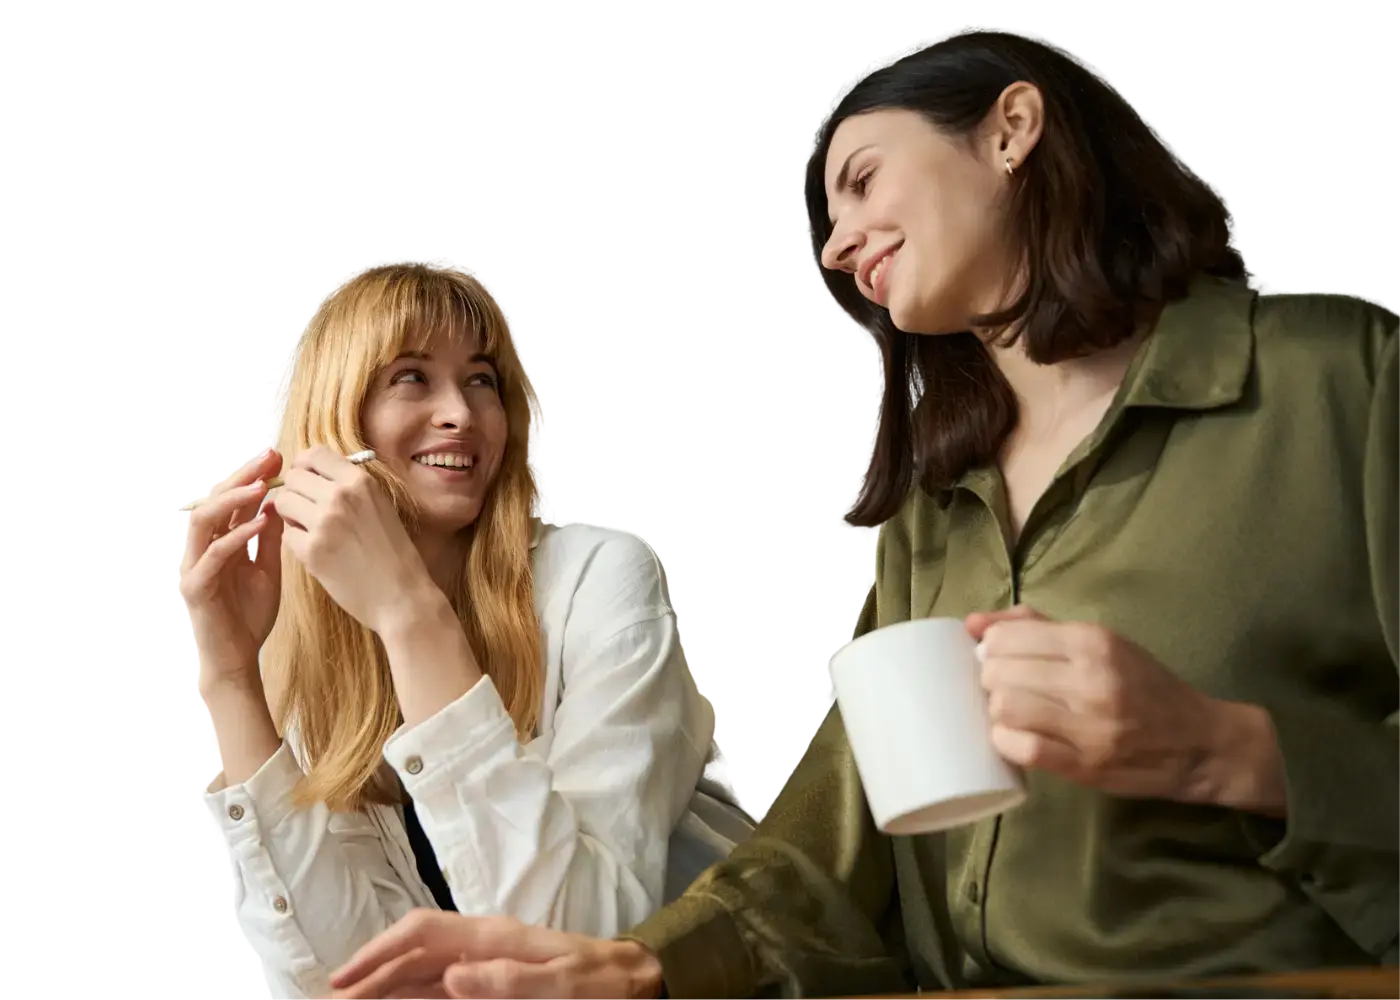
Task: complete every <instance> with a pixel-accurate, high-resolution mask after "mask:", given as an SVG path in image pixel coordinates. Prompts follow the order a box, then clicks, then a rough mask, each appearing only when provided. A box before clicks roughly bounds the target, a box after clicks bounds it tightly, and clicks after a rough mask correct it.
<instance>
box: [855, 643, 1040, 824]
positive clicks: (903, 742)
mask: <svg viewBox="0 0 1400 1000" xmlns="http://www.w3.org/2000/svg"><path fill="white" fill-rule="evenodd" d="M979 673H980V664H979V663H978V661H977V653H976V644H975V643H974V642H973V641H972V637H971V636H969V635H968V634H967V629H966V627H965V626H964V625H963V623H962V621H960V620H959V619H956V618H923V619H919V620H916V621H908V622H899V623H897V624H894V625H887V626H885V627H884V628H879V629H875V630H874V631H872V632H867V633H866V634H865V635H863V636H861V637H860V638H859V639H855V640H852V641H851V642H849V643H847V644H846V645H845V646H843V647H841V649H840V650H838V651H837V653H836V655H835V656H833V657H832V658H831V679H832V683H833V684H834V685H835V687H836V699H837V703H838V704H839V705H840V708H841V720H842V722H843V723H844V724H845V727H846V735H847V738H848V739H849V740H850V743H851V751H852V753H853V754H854V755H855V760H856V769H857V770H858V771H859V772H860V780H861V784H862V785H864V786H865V797H866V800H867V801H868V802H869V803H870V811H871V813H872V814H873V815H874V817H875V823H876V825H877V826H878V827H879V828H880V829H881V830H882V831H884V832H885V833H887V834H891V835H897V836H908V835H912V834H919V833H932V832H934V831H937V830H946V829H948V828H949V827H954V826H960V825H962V824H964V823H971V822H973V821H975V820H979V819H983V818H985V817H987V816H993V815H996V814H997V813H1000V812H1004V811H1005V810H1007V809H1010V808H1012V807H1014V806H1017V805H1020V803H1021V802H1022V801H1024V800H1025V797H1026V791H1025V786H1024V785H1023V784H1022V781H1021V775H1020V773H1019V772H1018V771H1017V769H1016V768H1015V767H1013V766H1012V765H1010V764H1008V763H1007V762H1006V761H1004V760H1003V759H1002V758H1001V755H1000V754H998V753H997V752H996V750H995V749H993V747H992V739H991V724H990V722H989V720H988V716H987V694H986V692H985V691H984V690H983V689H982V684H981V680H980V677H979Z"/></svg>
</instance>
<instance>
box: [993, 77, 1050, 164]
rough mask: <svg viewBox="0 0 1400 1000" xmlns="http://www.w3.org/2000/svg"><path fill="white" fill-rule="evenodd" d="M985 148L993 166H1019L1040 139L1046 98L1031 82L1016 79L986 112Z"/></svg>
mask: <svg viewBox="0 0 1400 1000" xmlns="http://www.w3.org/2000/svg"><path fill="white" fill-rule="evenodd" d="M985 125H986V130H985V135H986V137H987V142H986V151H987V155H988V156H989V157H991V159H992V163H993V165H994V166H995V167H996V169H998V170H1000V171H1003V172H1005V171H1006V163H1007V161H1008V160H1009V161H1011V169H1012V170H1013V171H1015V170H1019V169H1020V167H1021V164H1023V163H1025V162H1026V157H1028V156H1030V155H1031V150H1033V149H1034V148H1035V147H1036V144H1037V143H1038V142H1040V135H1041V131H1042V130H1043V129H1044V127H1045V99H1044V98H1043V97H1042V96H1041V93H1040V88H1039V87H1037V86H1036V85H1035V84H1033V83H1026V82H1025V81H1019V82H1017V83H1013V84H1012V85H1011V86H1009V87H1007V88H1006V89H1005V90H1003V91H1002V92H1001V95H1000V96H999V97H998V98H997V99H996V102H995V103H994V104H993V105H992V107H991V109H990V110H989V111H988V112H987V120H986V123H985Z"/></svg>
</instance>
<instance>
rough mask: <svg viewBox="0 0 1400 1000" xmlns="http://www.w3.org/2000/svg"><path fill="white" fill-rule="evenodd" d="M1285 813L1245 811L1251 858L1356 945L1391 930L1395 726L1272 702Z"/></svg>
mask: <svg viewBox="0 0 1400 1000" xmlns="http://www.w3.org/2000/svg"><path fill="white" fill-rule="evenodd" d="M1269 714H1270V716H1271V718H1272V719H1273V723H1274V730H1275V732H1276V733H1277V736H1278V745H1279V751H1280V753H1281V755H1282V758H1283V768H1284V780H1285V783H1286V789H1287V797H1288V819H1287V821H1286V822H1285V823H1280V822H1278V821H1274V820H1267V819H1264V818H1263V817H1258V816H1248V817H1246V820H1245V823H1246V830H1247V832H1248V834H1249V836H1250V839H1251V841H1252V842H1253V844H1254V847H1255V849H1256V850H1258V851H1260V852H1261V854H1260V858H1259V863H1260V864H1262V865H1263V866H1264V867H1265V868H1268V869H1269V870H1271V871H1274V872H1276V873H1278V874H1280V875H1286V876H1289V877H1291V878H1293V879H1294V880H1295V882H1296V884H1297V885H1298V887H1299V888H1300V889H1301V890H1302V891H1303V892H1305V893H1306V894H1307V895H1308V896H1309V897H1310V898H1311V899H1312V900H1313V902H1314V903H1316V904H1317V905H1318V906H1319V907H1321V908H1322V909H1323V910H1324V911H1326V912H1327V913H1328V914H1329V915H1330V916H1331V917H1332V919H1334V920H1335V921H1337V923H1338V925H1340V926H1341V927H1342V929H1343V930H1345V931H1346V932H1347V934H1348V935H1349V936H1350V937H1351V938H1352V939H1353V940H1354V941H1355V942H1356V943H1357V944H1358V945H1360V946H1361V947H1362V948H1364V949H1365V950H1366V951H1367V952H1369V953H1371V954H1372V955H1380V954H1383V953H1384V952H1385V950H1386V949H1387V948H1388V947H1391V946H1392V945H1393V943H1394V942H1395V940H1396V936H1397V933H1400V759H1397V733H1396V729H1395V727H1394V726H1392V725H1390V724H1385V723H1380V722H1364V721H1362V720H1359V719H1357V718H1355V717H1354V716H1351V715H1342V714H1341V713H1339V712H1337V711H1335V710H1332V709H1330V708H1328V707H1327V706H1323V705H1317V704H1313V705H1307V706H1302V707H1299V708H1289V709H1280V708H1274V707H1271V708H1270V709H1269Z"/></svg>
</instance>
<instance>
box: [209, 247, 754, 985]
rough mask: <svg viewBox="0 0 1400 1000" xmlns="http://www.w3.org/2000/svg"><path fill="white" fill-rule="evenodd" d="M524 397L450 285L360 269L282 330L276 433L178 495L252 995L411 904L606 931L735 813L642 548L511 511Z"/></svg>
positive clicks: (526, 502) (509, 363)
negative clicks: (287, 355)
mask: <svg viewBox="0 0 1400 1000" xmlns="http://www.w3.org/2000/svg"><path fill="white" fill-rule="evenodd" d="M533 403H534V397H533V392H532V390H531V388H530V384H529V382H528V380H527V379H526V377H525V373H524V372H523V370H522V369H521V366H520V361H519V359H518V358H517V356H516V353H515V350H514V348H513V347H512V344H511V339H510V334H509V330H508V328H507V325H506V322H505V319H504V317H503V316H502V314H501V311H500V309H499V308H498V307H497V305H496V303H495V302H494V301H493V300H492V298H491V296H490V295H489V294H488V293H487V292H486V290H485V289H484V288H483V287H482V286H481V285H480V284H479V283H478V282H476V281H475V280H474V279H473V278H471V277H469V276H467V275H465V274H461V273H459V272H455V271H450V270H441V269H435V268H429V267H426V266H422V265H396V266H390V267H381V268H376V269H373V270H370V271H367V272H365V273H364V274H361V275H360V276H358V277H356V278H355V279H353V280H351V281H350V282H349V283H348V284H346V285H345V286H344V287H342V288H340V289H339V290H338V291H336V292H335V293H334V294H333V295H331V296H330V298H328V299H327V300H326V301H325V303H324V304H323V305H322V306H321V308H320V310H319V311H318V312H317V313H316V315H315V317H314V318H313V319H312V321H311V323H310V325H309V326H308V328H307V330H306V332H305V334H304V335H303V337H302V340H301V343H300V346H299V349H298V354H297V358H296V362H295V365H294V368H293V371H292V378H291V384H290V391H289V394H288V399H287V405H286V411H285V415H284V418H283V423H282V432H281V441H280V445H279V448H278V449H277V450H275V451H273V450H269V451H267V452H264V453H263V454H261V455H259V456H257V457H256V458H254V459H253V460H251V461H250V462H248V463H247V464H246V465H244V466H243V467H242V468H241V469H239V470H238V471H237V472H235V473H234V474H233V475H232V476H230V477H229V478H228V479H227V480H225V481H224V482H223V483H221V484H219V485H218V486H217V487H215V489H214V490H213V492H212V494H211V499H210V501H209V502H208V503H206V504H204V505H202V506H200V507H198V508H197V509H196V511H195V513H194V514H193V515H192V517H191V523H190V530H189V540H188V548H187V552H186V555H185V559H184V562H183V564H182V567H181V592H182V594H183V596H184V598H185V600H186V603H187V604H188V607H189V612H190V619H191V622H192V624H193V626H194V632H195V637H196V642H197V646H198V650H199V659H200V680H199V684H200V692H201V695H202V696H203V699H204V702H205V704H206V706H207V707H208V710H209V714H210V717H211V719H212V721H213V724H214V729H215V732H216V734H217V739H218V745H219V752H220V755H221V757H222V761H223V773H222V774H221V775H220V777H219V778H218V779H216V780H215V782H214V783H213V784H212V785H211V786H210V787H209V789H208V791H207V794H206V799H207V803H208V806H209V809H210V811H211V813H212V814H213V816H214V818H215V820H216V822H217V823H218V825H219V827H220V829H221V830H222V831H223V833H224V835H225V837H226V840H227V845H228V850H229V853H230V856H231V859H232V862H233V868H234V872H235V881H236V892H235V896H236V905H237V913H238V919H239V922H240V925H241V927H242V929H243V931H244V934H245V935H246V937H247V938H248V940H249V942H250V943H251V944H252V945H253V947H254V948H255V950H256V951H257V953H258V955H259V957H260V958H261V960H262V962H263V965H264V968H265V971H266V973H267V977H268V982H269V985H270V986H271V988H272V990H273V991H274V993H275V994H277V995H283V996H312V995H321V994H325V993H326V992H327V991H328V989H329V984H328V978H327V976H328V970H330V969H334V968H335V967H336V966H337V965H339V964H340V963H342V962H344V961H345V960H346V959H348V958H349V957H350V956H351V955H352V954H353V953H354V952H355V950H356V949H357V948H359V947H360V946H361V945H363V944H364V943H365V942H367V941H369V940H370V939H371V938H372V937H374V935H376V934H377V933H379V932H380V931H382V930H384V929H385V928H386V927H388V926H390V925H391V924H392V923H394V922H395V921H396V920H398V919H399V918H401V917H403V916H404V915H405V914H407V913H409V911H410V910H413V909H415V908H420V907H422V908H428V909H439V908H440V909H447V910H454V909H455V910H457V911H459V912H461V913H464V914H475V915H484V914H504V915H509V916H513V917H515V918H518V919H520V920H523V921H526V922H529V923H535V924H540V925H547V926H550V927H555V928H560V929H567V930H573V931H579V932H583V933H587V934H592V935H603V936H608V935H612V934H616V933H618V932H620V931H621V930H623V929H625V928H627V927H630V926H632V925H633V924H635V923H637V922H638V921H639V920H641V919H643V918H644V917H646V916H647V915H648V914H650V913H651V912H652V911H653V910H655V909H656V908H657V907H659V906H660V905H661V904H662V902H663V901H665V900H666V899H669V898H672V897H674V896H676V895H678V894H679V892H680V891H681V890H682V889H683V888H684V887H685V885H686V884H687V883H688V882H689V880H690V879H691V878H692V877H694V875H696V874H697V873H698V872H699V871H700V870H702V869H703V868H704V867H706V866H708V864H709V863H711V862H712V861H714V860H717V859H718V858H719V857H721V856H723V855H724V854H726V853H727V852H728V849H729V847H731V846H732V845H733V843H734V842H735V841H736V840H739V839H742V838H743V837H744V836H746V834H747V832H748V831H749V830H750V829H751V827H752V823H751V821H750V820H749V819H748V818H747V817H746V816H745V815H744V814H743V812H742V810H740V809H739V808H738V807H737V806H736V805H735V804H734V802H733V798H732V796H731V795H730V794H729V793H728V791H727V788H726V787H725V786H724V785H723V783H722V782H721V781H716V780H713V777H711V778H707V777H706V776H705V772H706V769H707V765H708V764H712V763H715V762H716V760H717V758H716V755H715V751H714V749H713V744H712V735H713V731H714V714H713V711H712V710H711V707H710V705H709V703H708V702H707V701H706V699H705V698H704V697H703V696H701V695H700V693H699V692H698V691H697V689H696V686H695V683H694V681H693V680H692V678H691V675H690V671H689V668H688V667H687V665H686V661H685V656H684V653H683V652H682V649H681V643H680V638H679V635H678V633H677V626H676V616H675V613H674V611H673V610H672V608H671V606H670V600H669V597H668V595H667V588H666V579H665V575H664V573H663V571H662V568H661V566H660V564H659V563H658V561H657V559H656V557H655V555H654V554H653V553H652V551H651V550H650V549H649V548H648V547H647V546H646V545H645V544H644V543H643V542H642V541H640V540H639V539H637V538H635V537H633V536H631V535H628V534H624V533H621V532H617V531H612V530H606V529H602V528H596V527H590V526H585V525H570V526H566V527H554V526H551V525H546V524H542V523H541V522H539V521H538V520H536V519H534V518H533V517H532V510H533V507H534V503H535V499H536V490H535V483H534V478H533V476H532V473H531V471H530V468H529V464H528V443H529V430H530V416H531V408H532V404H533ZM362 449H372V450H373V451H374V452H375V453H376V456H377V457H376V459H375V461H373V462H372V463H370V464H368V465H364V466H359V465H353V464H351V463H350V462H349V461H347V459H346V458H345V457H344V456H345V455H348V454H350V453H352V452H355V451H359V450H362ZM284 456H285V461H284ZM279 472H281V473H282V476H283V479H284V482H285V485H284V486H283V487H281V488H280V489H279V490H277V491H276V492H275V493H274V494H272V495H271V496H269V494H268V489H267V486H266V481H267V480H268V479H269V478H271V477H272V476H274V475H276V474H278V473H279ZM254 539H257V554H256V556H254V557H250V556H249V554H248V543H249V542H251V541H252V540H254ZM260 659H261V667H260V663H259V661H260ZM269 692H272V693H273V694H272V696H271V697H269ZM433 988H436V987H434V986H433V984H432V983H425V984H424V989H426V990H431V989H433Z"/></svg>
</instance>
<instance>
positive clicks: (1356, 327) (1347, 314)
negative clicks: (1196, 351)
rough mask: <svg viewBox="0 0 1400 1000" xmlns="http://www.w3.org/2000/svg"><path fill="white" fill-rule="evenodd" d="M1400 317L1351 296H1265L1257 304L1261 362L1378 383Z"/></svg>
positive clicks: (1257, 344) (1326, 376)
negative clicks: (1381, 364)
mask: <svg viewBox="0 0 1400 1000" xmlns="http://www.w3.org/2000/svg"><path fill="white" fill-rule="evenodd" d="M1397 325H1400V319H1397V317H1396V315H1395V313H1393V312H1391V311H1390V310H1389V309H1386V308H1384V307H1383V306H1380V305H1377V304H1376V303H1374V302H1369V301H1367V300H1365V299H1361V298H1357V297H1355V296H1351V295H1333V294H1289V295H1280V294H1273V295H1266V294H1260V295H1258V297H1257V298H1256V300H1255V306H1254V323H1253V326H1254V337H1255V351H1256V353H1257V358H1258V363H1259V364H1260V365H1261V366H1263V367H1266V368H1269V367H1287V368H1288V369H1291V370H1292V371H1294V372H1297V373H1308V374H1310V375H1319V376H1322V377H1323V378H1324V379H1326V380H1328V381H1331V380H1334V379H1338V378H1341V379H1346V380H1348V381H1349V380H1352V379H1358V380H1360V381H1362V382H1364V383H1365V384H1367V385H1370V384H1373V383H1374V381H1375V378H1376V372H1377V368H1378V366H1379V364H1380V362H1381V359H1382V358H1383V357H1384V355H1385V354H1386V352H1387V351H1388V350H1393V347H1392V345H1393V343H1394V341H1395V333H1396V327H1397Z"/></svg>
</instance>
